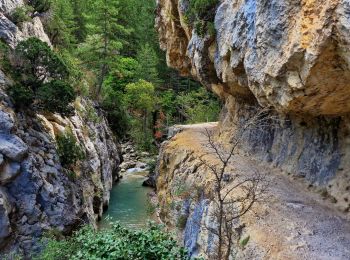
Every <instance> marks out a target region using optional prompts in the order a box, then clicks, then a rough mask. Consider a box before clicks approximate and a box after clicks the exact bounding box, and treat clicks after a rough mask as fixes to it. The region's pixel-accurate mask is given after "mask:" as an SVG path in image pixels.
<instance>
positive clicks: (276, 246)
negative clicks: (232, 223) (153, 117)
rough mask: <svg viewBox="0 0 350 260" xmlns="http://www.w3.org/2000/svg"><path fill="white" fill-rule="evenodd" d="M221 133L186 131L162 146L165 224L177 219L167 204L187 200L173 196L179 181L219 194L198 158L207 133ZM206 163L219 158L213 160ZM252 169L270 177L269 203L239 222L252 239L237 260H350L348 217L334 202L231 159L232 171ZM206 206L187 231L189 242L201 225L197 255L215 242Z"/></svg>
mask: <svg viewBox="0 0 350 260" xmlns="http://www.w3.org/2000/svg"><path fill="white" fill-rule="evenodd" d="M216 128H217V126H216V125H215V124H198V125H192V126H185V127H184V129H183V131H182V132H181V133H179V134H177V135H175V136H174V137H173V138H172V139H171V140H170V141H169V142H168V143H167V144H166V145H165V146H164V147H163V154H162V158H161V159H160V168H159V176H158V183H157V188H158V194H159V197H160V198H161V199H162V200H161V205H163V206H162V208H163V209H165V210H163V212H162V216H163V219H164V220H165V222H166V223H167V224H168V225H170V226H171V225H172V224H173V225H175V224H174V223H176V217H177V216H178V214H176V213H175V214H174V212H173V211H172V210H171V209H170V210H169V209H168V210H167V207H166V206H165V204H166V203H167V200H169V198H170V197H171V198H172V199H174V198H175V200H176V199H178V200H183V198H180V199H179V194H176V192H174V186H176V185H177V184H176V179H178V178H180V180H181V181H180V182H181V183H187V184H188V186H189V187H194V184H197V185H203V186H204V187H206V188H205V189H206V190H210V189H214V187H213V185H212V183H211V181H210V180H211V179H213V177H214V176H211V175H210V173H209V172H208V171H207V170H205V167H203V165H201V163H200V162H199V161H198V158H199V157H201V155H203V153H204V152H205V150H206V149H207V148H206V142H207V140H206V136H205V135H204V133H205V129H211V130H215V129H216ZM206 160H217V158H216V157H215V156H212V157H211V158H206ZM168 162H170V163H168ZM194 165H195V167H193V166H194ZM191 166H192V168H191ZM253 168H255V169H257V170H258V171H259V172H260V173H261V174H263V175H264V176H265V177H266V181H267V183H268V186H269V187H268V190H267V192H266V194H265V197H266V198H265V199H264V201H263V202H260V203H257V204H255V206H254V207H253V209H252V210H251V211H250V212H249V213H248V214H247V215H244V216H243V217H242V218H241V219H240V220H239V222H240V224H241V226H242V225H243V227H244V228H243V232H244V233H245V234H247V235H249V236H250V242H249V244H248V247H247V248H246V249H245V251H244V252H240V253H239V255H238V256H239V258H238V259H347V257H348V256H349V255H350V223H349V222H348V221H347V219H346V215H345V214H343V213H341V212H337V211H336V210H335V209H334V205H333V204H332V202H331V201H329V200H327V199H325V198H323V197H322V196H321V195H320V194H317V193H313V192H310V188H308V187H307V185H306V184H305V182H303V181H301V180H298V179H296V178H295V177H291V176H288V175H287V174H286V173H283V172H281V170H279V169H276V168H272V167H270V166H269V165H267V164H266V163H262V162H258V161H256V160H253V159H252V158H249V157H248V156H246V155H243V153H242V155H236V156H234V157H233V158H232V160H231V161H230V166H229V170H228V172H229V174H231V173H232V174H237V175H247V174H249V173H250V172H252V169H253ZM185 169H186V171H185V173H183V172H184V170H185ZM228 185H230V184H228ZM180 197H181V196H180ZM192 203H193V202H192ZM200 203H201V202H199V204H200ZM205 207H207V209H204V210H202V211H201V214H199V216H198V214H197V213H196V212H195V211H196V210H195V209H194V210H193V211H192V212H191V213H190V216H189V219H191V218H194V217H197V218H198V219H197V220H196V221H195V222H193V221H188V222H187V223H188V224H187V225H186V227H185V231H184V238H185V239H186V231H187V229H191V228H193V227H191V224H193V223H202V227H199V230H198V234H193V235H194V236H195V238H194V239H195V240H196V243H195V244H197V245H196V246H195V247H197V248H196V249H195V251H196V253H200V252H205V251H206V250H207V249H208V247H210V238H208V237H207V236H208V234H207V232H206V230H205V228H203V223H204V222H205V221H207V220H206V218H208V216H207V214H208V207H210V206H208V205H207V206H205ZM190 208H193V207H190ZM179 211H180V212H181V211H182V209H181V210H179ZM196 214H197V216H196ZM187 239H188V238H187ZM192 239H193V238H192ZM201 241H202V242H201ZM203 241H205V242H204V243H203ZM185 243H186V241H185ZM199 244H201V245H200V246H199Z"/></svg>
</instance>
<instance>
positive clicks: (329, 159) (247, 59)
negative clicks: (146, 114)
mask: <svg viewBox="0 0 350 260" xmlns="http://www.w3.org/2000/svg"><path fill="white" fill-rule="evenodd" d="M188 5H189V4H188V1H187V0H158V12H157V14H158V17H157V19H156V23H157V28H158V32H159V35H160V45H161V47H162V48H163V49H164V50H166V53H167V62H168V64H169V66H171V67H174V68H176V69H178V70H179V71H180V72H181V73H182V74H185V75H192V76H193V77H195V78H197V79H198V80H199V81H201V82H202V83H203V84H204V85H205V86H206V87H207V88H209V89H211V90H212V91H214V92H215V93H217V94H218V95H219V96H220V97H221V98H222V99H223V100H224V102H225V108H224V110H223V113H222V117H221V120H220V125H221V127H220V131H221V132H222V135H223V136H226V138H229V137H230V136H232V135H233V134H234V132H235V130H236V129H235V127H234V126H235V125H237V123H238V124H239V120H240V118H244V117H249V116H250V114H251V107H256V106H262V107H270V108H271V114H274V115H276V116H277V117H279V118H280V122H279V124H278V125H277V126H276V125H273V126H271V127H270V129H268V131H265V132H264V133H261V132H252V133H251V134H249V135H248V136H247V138H246V139H245V140H244V144H243V145H242V147H243V148H244V150H245V151H246V152H248V153H250V154H251V155H254V156H256V157H258V158H260V159H263V160H265V161H268V162H270V163H272V164H274V165H275V166H278V167H281V168H282V169H283V170H285V171H286V172H288V173H292V174H296V175H299V176H302V177H306V178H307V179H308V180H309V181H310V182H311V183H313V184H317V185H324V186H327V189H329V192H330V193H332V195H333V196H335V197H336V199H337V200H338V202H339V207H340V208H341V209H343V210H348V208H349V207H350V205H349V204H348V203H346V202H345V201H344V199H346V197H347V196H348V193H349V187H348V185H347V184H346V183H347V180H348V179H349V175H348V173H347V171H346V170H347V169H349V168H350V165H349V164H348V161H349V159H348V158H349V156H350V147H349V142H348V138H349V134H348V132H349V131H348V127H349V119H348V114H349V112H350V111H349V108H350V107H349V104H350V102H349V99H350V95H349V94H350V93H349V89H350V83H349V82H350V81H349V79H350V56H349V48H350V47H349V43H350V36H349V35H350V16H349V12H350V4H349V2H348V1H345V0H343V1H341V0H325V1H322V2H320V1H313V0H310V1H309V0H297V1H280V0H278V1H277V0H276V1H255V0H251V1H235V0H226V1H219V4H218V6H217V8H216V13H215V20H214V25H215V36H214V35H210V34H209V33H207V34H206V35H204V36H199V35H197V34H196V32H195V30H194V29H193V28H191V26H190V25H188V24H187V23H186V22H185V21H186V18H185V14H186V10H187V8H188ZM327 184H328V185H327ZM344 194H345V195H344Z"/></svg>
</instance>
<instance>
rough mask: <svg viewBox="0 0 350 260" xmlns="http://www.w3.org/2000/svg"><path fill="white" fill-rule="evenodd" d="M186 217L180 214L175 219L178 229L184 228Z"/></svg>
mask: <svg viewBox="0 0 350 260" xmlns="http://www.w3.org/2000/svg"><path fill="white" fill-rule="evenodd" d="M187 219H188V216H186V215H180V216H179V217H178V219H177V222H176V227H177V228H179V229H184V228H185V227H186V224H187Z"/></svg>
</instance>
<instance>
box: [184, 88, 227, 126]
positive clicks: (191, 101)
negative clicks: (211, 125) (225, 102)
mask: <svg viewBox="0 0 350 260" xmlns="http://www.w3.org/2000/svg"><path fill="white" fill-rule="evenodd" d="M177 104H178V106H179V109H180V110H181V111H182V113H183V115H184V116H185V117H186V122H187V123H190V124H193V123H201V122H213V121H217V119H218V116H219V113H220V102H219V100H217V99H216V98H214V96H213V94H211V93H209V92H208V91H206V90H205V89H204V88H200V89H198V90H197V91H191V92H189V93H182V94H181V95H179V96H178V97H177Z"/></svg>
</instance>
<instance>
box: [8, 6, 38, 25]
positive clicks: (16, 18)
mask: <svg viewBox="0 0 350 260" xmlns="http://www.w3.org/2000/svg"><path fill="white" fill-rule="evenodd" d="M33 11H34V10H33V7H31V6H29V5H24V6H19V7H16V8H15V9H14V10H13V11H12V13H11V20H12V22H13V23H14V24H16V25H21V24H22V23H24V22H29V21H30V20H31V19H32V18H31V13H32V12H33Z"/></svg>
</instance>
